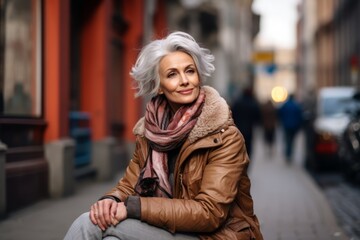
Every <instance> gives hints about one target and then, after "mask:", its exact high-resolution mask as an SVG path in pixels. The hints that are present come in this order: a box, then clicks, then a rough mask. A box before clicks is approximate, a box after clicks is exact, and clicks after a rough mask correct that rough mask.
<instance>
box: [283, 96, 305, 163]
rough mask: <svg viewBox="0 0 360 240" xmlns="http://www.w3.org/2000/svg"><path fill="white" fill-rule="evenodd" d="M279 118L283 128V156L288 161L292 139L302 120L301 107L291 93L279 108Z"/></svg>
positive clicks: (289, 160) (291, 148) (291, 153)
mask: <svg viewBox="0 0 360 240" xmlns="http://www.w3.org/2000/svg"><path fill="white" fill-rule="evenodd" d="M279 120H280V121H281V125H282V127H283V130H284V143H285V144H284V145H285V158H286V161H287V162H288V163H290V162H291V158H292V155H293V146H294V139H295V137H296V134H297V133H298V131H299V130H300V128H301V126H302V122H303V117H302V108H301V106H300V104H299V103H298V102H297V101H296V100H295V97H294V95H293V94H291V95H290V96H289V98H288V99H287V101H286V102H285V103H284V104H283V105H282V106H281V107H280V108H279Z"/></svg>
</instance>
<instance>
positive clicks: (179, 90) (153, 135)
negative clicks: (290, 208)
mask: <svg viewBox="0 0 360 240" xmlns="http://www.w3.org/2000/svg"><path fill="white" fill-rule="evenodd" d="M213 60H214V57H213V55H212V54H211V53H210V52H209V51H208V50H207V49H204V48H201V47H200V46H199V45H198V44H197V42H196V41H195V40H194V39H193V38H192V37H191V36H190V35H188V34H186V33H183V32H175V33H172V34H170V35H168V36H167V37H166V38H164V39H161V40H154V41H153V42H150V43H149V44H148V45H147V46H145V47H144V48H143V50H142V51H141V53H140V55H139V57H138V59H137V61H136V64H135V66H134V67H133V68H132V71H131V75H132V77H133V78H134V79H135V80H136V81H137V83H138V93H137V96H151V97H152V98H151V100H150V101H149V103H148V104H147V107H146V112H145V117H143V118H141V119H140V120H139V122H138V123H137V124H136V125H135V128H134V134H135V135H136V148H135V152H134V154H133V159H132V160H131V161H130V163H129V166H128V168H127V170H126V172H125V175H124V177H123V178H122V179H120V181H119V182H118V184H117V185H116V186H115V187H114V188H113V189H112V190H110V191H109V192H108V193H106V194H105V195H104V196H103V197H101V198H100V199H99V200H98V201H97V202H96V203H94V204H93V205H92V206H91V209H90V213H84V214H82V215H81V216H80V217H79V218H77V219H76V220H75V221H74V223H73V224H72V225H71V227H70V229H69V231H68V233H67V235H66V236H65V239H103V238H106V239H110V238H111V239H114V238H116V239H150V240H151V239H156V240H158V239H256V240H262V236H261V233H260V230H259V222H258V220H257V218H256V216H255V215H254V209H253V201H252V197H251V195H250V179H249V178H248V176H247V167H248V164H249V158H248V156H247V153H246V148H245V145H244V139H243V138H242V136H241V134H240V132H239V130H238V129H237V128H236V126H235V125H234V123H233V120H232V117H231V112H230V111H229V107H228V105H227V103H226V101H225V100H224V99H223V98H222V97H221V96H220V95H219V93H218V92H217V91H216V90H215V89H214V88H212V87H209V86H204V85H203V83H204V81H205V77H208V76H210V75H211V73H212V72H213V71H214V66H213V64H212V62H213Z"/></svg>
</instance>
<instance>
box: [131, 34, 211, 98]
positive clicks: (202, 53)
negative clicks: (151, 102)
mask: <svg viewBox="0 0 360 240" xmlns="http://www.w3.org/2000/svg"><path fill="white" fill-rule="evenodd" d="M176 51H182V52H185V53H187V54H189V55H190V56H191V57H192V58H193V60H194V62H195V65H196V68H197V71H198V72H199V77H200V81H201V82H204V81H205V80H206V78H207V77H210V76H211V74H212V73H213V72H214V71H215V67H214V65H213V64H212V62H213V61H214V56H213V55H212V54H211V53H210V50H208V49H206V48H201V47H200V46H199V45H198V43H197V42H196V41H195V39H194V38H193V37H192V36H190V35H189V34H187V33H184V32H174V33H171V34H169V35H168V36H167V37H166V38H164V39H160V40H154V41H152V42H150V43H149V44H148V45H146V46H145V47H144V48H143V49H142V50H141V52H140V54H139V57H138V59H137V60H136V63H135V65H134V66H133V67H132V69H131V71H130V75H131V76H132V77H133V78H134V80H135V81H136V82H137V90H138V91H137V93H136V95H135V96H136V97H139V96H145V95H147V96H151V97H152V96H155V95H156V94H157V92H158V89H159V87H160V76H159V63H160V61H161V59H162V58H163V57H165V56H166V55H167V54H169V53H172V52H176Z"/></svg>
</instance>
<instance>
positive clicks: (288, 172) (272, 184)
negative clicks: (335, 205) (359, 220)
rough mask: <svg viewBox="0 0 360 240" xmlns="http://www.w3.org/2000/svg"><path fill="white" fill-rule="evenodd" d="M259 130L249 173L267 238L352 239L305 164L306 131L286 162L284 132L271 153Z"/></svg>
mask: <svg viewBox="0 0 360 240" xmlns="http://www.w3.org/2000/svg"><path fill="white" fill-rule="evenodd" d="M260 133H261V131H259V130H258V132H257V135H256V137H255V144H254V146H255V148H254V150H255V151H253V152H254V155H253V157H252V165H251V167H250V173H249V176H250V178H251V181H252V196H253V198H254V204H255V213H256V214H257V216H258V218H259V220H260V224H261V230H262V232H263V235H264V239H265V240H300V239H301V240H315V239H317V240H329V239H349V238H348V237H347V236H345V234H344V232H343V231H342V229H340V228H339V226H338V224H337V222H336V219H335V216H334V214H333V212H332V210H331V208H330V205H329V203H328V202H327V200H326V198H325V196H324V194H323V193H322V192H321V189H319V187H318V186H317V185H316V183H315V182H314V181H313V179H312V178H311V177H310V176H309V175H308V174H307V172H306V171H305V170H304V169H303V167H302V160H303V159H304V157H303V151H304V150H303V149H304V148H303V134H302V133H300V134H299V135H298V137H297V139H296V148H295V149H294V150H295V152H294V158H293V162H292V163H291V164H290V165H289V164H287V163H285V159H284V158H283V155H282V152H283V149H282V141H281V140H282V135H281V132H277V136H276V137H277V140H276V145H275V146H274V147H275V148H274V151H273V153H272V154H271V153H270V152H269V151H266V149H264V145H263V142H262V138H261V135H259V134H260Z"/></svg>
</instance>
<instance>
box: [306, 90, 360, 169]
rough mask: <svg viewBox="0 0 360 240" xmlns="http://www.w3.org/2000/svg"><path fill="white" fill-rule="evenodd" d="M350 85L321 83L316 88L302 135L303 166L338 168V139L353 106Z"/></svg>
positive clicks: (310, 167)
mask: <svg viewBox="0 0 360 240" xmlns="http://www.w3.org/2000/svg"><path fill="white" fill-rule="evenodd" d="M354 93H355V88H353V87H325V88H321V89H320V90H319V91H318V95H317V102H316V115H315V120H314V121H313V123H312V124H311V129H310V130H308V131H306V134H310V135H308V136H307V137H306V139H307V141H308V142H307V144H306V159H305V165H306V167H307V168H309V169H311V170H313V171H317V170H320V169H339V166H340V165H339V162H340V161H339V143H340V139H341V136H342V135H343V133H344V131H345V128H346V126H347V125H348V123H349V121H350V115H351V112H353V111H354V109H355V108H356V103H355V101H354V99H353V98H352V96H353V95H354Z"/></svg>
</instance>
